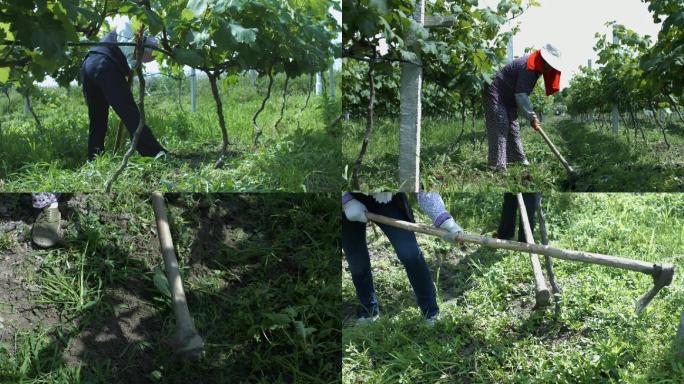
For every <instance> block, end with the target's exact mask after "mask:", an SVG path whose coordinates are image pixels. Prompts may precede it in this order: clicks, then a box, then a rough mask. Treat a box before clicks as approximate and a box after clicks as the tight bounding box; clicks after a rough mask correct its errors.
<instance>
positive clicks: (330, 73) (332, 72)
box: [328, 64, 335, 99]
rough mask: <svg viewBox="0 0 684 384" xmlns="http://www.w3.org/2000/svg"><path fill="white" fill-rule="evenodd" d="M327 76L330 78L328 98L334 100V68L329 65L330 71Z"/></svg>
mask: <svg viewBox="0 0 684 384" xmlns="http://www.w3.org/2000/svg"><path fill="white" fill-rule="evenodd" d="M328 76H329V77H330V81H329V83H330V98H332V99H334V98H335V68H334V65H333V64H331V65H330V70H329V71H328Z"/></svg>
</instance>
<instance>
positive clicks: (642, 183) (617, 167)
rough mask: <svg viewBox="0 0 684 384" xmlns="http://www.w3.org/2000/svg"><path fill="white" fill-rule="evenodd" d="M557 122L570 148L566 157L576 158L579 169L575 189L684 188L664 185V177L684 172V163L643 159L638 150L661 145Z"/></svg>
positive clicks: (656, 189)
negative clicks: (632, 143)
mask: <svg viewBox="0 0 684 384" xmlns="http://www.w3.org/2000/svg"><path fill="white" fill-rule="evenodd" d="M556 126H557V127H558V134H559V135H560V136H561V137H562V138H563V140H565V142H566V144H565V149H564V151H567V157H568V158H569V159H573V161H575V162H576V166H577V168H578V171H579V177H578V178H577V179H576V180H575V190H576V191H584V192H594V191H601V192H627V191H634V192H647V191H661V192H666V191H670V190H672V191H675V190H684V189H681V188H684V186H682V187H681V188H677V187H670V188H664V187H663V182H664V180H666V179H672V178H673V177H676V176H679V177H681V176H684V169H683V168H682V167H677V166H674V165H663V164H643V163H642V162H641V158H642V156H641V155H642V154H640V153H638V152H637V151H653V150H655V151H657V150H658V149H653V148H650V147H648V148H634V147H630V146H629V145H628V144H627V143H625V142H624V141H622V140H621V139H620V138H618V137H615V136H613V135H612V134H610V133H608V132H600V131H597V130H595V129H592V128H590V127H589V126H588V125H585V124H580V123H575V122H572V121H570V120H565V121H562V122H560V123H558V124H557V125H556ZM653 160H655V159H653ZM673 188H674V189H673Z"/></svg>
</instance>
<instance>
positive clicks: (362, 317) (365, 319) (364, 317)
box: [356, 307, 380, 325]
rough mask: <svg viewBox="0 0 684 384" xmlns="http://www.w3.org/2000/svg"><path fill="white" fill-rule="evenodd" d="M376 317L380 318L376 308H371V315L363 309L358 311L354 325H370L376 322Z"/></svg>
mask: <svg viewBox="0 0 684 384" xmlns="http://www.w3.org/2000/svg"><path fill="white" fill-rule="evenodd" d="M378 317H380V310H379V309H378V308H377V307H375V308H373V310H372V311H371V313H368V311H366V310H365V308H364V309H362V310H360V311H359V315H358V317H357V318H356V324H358V325H363V324H368V323H372V322H374V321H375V320H377V319H378Z"/></svg>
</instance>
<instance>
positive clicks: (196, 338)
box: [152, 192, 204, 360]
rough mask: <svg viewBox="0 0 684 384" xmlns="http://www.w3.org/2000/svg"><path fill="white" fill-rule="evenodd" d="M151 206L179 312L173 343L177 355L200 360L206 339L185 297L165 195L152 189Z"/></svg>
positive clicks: (173, 296)
mask: <svg viewBox="0 0 684 384" xmlns="http://www.w3.org/2000/svg"><path fill="white" fill-rule="evenodd" d="M152 205H153V207H154V216H155V218H156V219H157V232H158V233H159V245H160V246H161V252H162V256H163V257H164V267H165V269H166V278H167V280H168V281H169V288H170V290H171V299H172V301H173V311H174V313H175V315H176V334H175V335H174V338H173V340H172V343H171V344H172V345H173V346H174V347H175V352H176V353H177V354H178V355H181V356H183V357H186V358H188V359H191V360H198V359H199V358H200V357H201V356H202V349H203V348H204V341H203V340H202V337H201V336H200V335H199V334H198V333H197V330H196V329H195V322H194V320H193V319H192V316H190V311H189V310H188V303H187V301H186V300H185V291H183V282H182V281H181V276H180V271H179V270H178V259H176V251H175V250H174V247H173V239H172V238H171V231H170V230H169V220H168V217H167V215H166V205H165V203H164V196H163V195H162V194H161V193H159V192H152Z"/></svg>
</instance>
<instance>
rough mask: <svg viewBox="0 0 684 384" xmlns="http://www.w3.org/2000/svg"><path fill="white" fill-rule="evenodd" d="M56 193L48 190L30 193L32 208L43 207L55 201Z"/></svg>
mask: <svg viewBox="0 0 684 384" xmlns="http://www.w3.org/2000/svg"><path fill="white" fill-rule="evenodd" d="M57 197H58V195H57V194H56V193H50V192H40V193H32V194H31V202H32V203H33V208H38V209H43V208H45V207H48V206H50V205H51V204H53V203H56V202H57Z"/></svg>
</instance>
